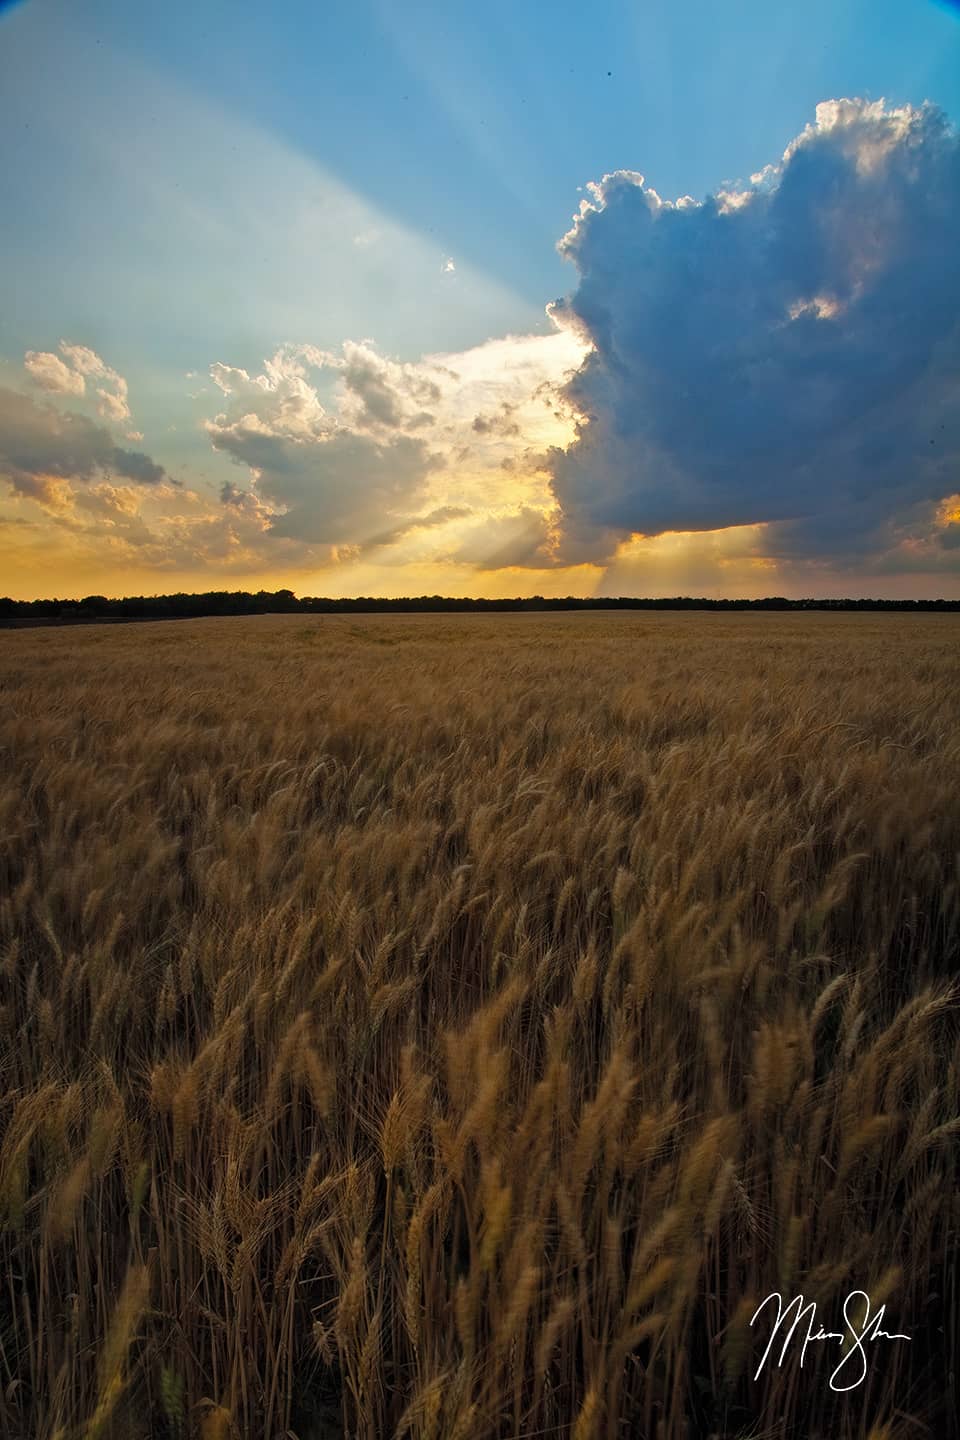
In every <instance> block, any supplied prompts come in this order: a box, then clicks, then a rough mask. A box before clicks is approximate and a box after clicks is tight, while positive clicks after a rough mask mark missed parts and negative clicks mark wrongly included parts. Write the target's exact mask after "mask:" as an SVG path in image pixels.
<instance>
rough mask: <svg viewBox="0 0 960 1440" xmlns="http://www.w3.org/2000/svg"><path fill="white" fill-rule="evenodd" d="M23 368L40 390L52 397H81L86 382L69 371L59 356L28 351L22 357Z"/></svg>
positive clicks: (72, 371) (74, 371) (46, 352)
mask: <svg viewBox="0 0 960 1440" xmlns="http://www.w3.org/2000/svg"><path fill="white" fill-rule="evenodd" d="M23 368H24V369H25V370H26V372H27V374H28V375H29V376H30V378H31V380H33V381H34V382H35V383H36V384H37V385H39V386H40V388H41V390H49V391H50V392H51V393H52V394H54V395H82V394H83V392H84V391H85V390H86V388H87V382H86V381H85V380H84V378H83V376H82V375H80V374H78V373H77V371H76V370H71V368H70V366H69V365H66V364H65V363H64V362H63V361H62V360H61V359H60V356H59V355H51V354H50V352H49V351H46V350H28V351H27V353H26V355H25V356H24V357H23Z"/></svg>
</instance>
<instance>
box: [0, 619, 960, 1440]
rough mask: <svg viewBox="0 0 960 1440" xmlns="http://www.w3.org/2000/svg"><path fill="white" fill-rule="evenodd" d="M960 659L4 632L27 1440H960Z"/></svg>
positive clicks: (667, 640) (898, 635) (195, 630)
mask: <svg viewBox="0 0 960 1440" xmlns="http://www.w3.org/2000/svg"><path fill="white" fill-rule="evenodd" d="M958 642H960V617H956V616H951V615H932V616H922V615H910V616H897V615H879V616H877V615H873V616H871V615H846V614H840V615H822V614H785V615H784V614H753V615H747V616H737V615H728V614H710V615H704V614H697V613H691V614H683V615H677V614H646V613H642V612H641V613H626V614H623V613H620V614H617V613H606V614H604V613H594V614H589V613H588V614H582V613H581V614H570V615H564V614H557V615H536V616H529V615H522V614H520V615H503V616H475V615H467V616H453V617H451V616H404V615H392V616H379V617H372V616H370V617H365V616H350V617H343V616H332V617H323V618H320V619H318V618H316V617H310V616H295V617H286V616H284V617H280V616H276V617H262V618H257V619H214V620H195V621H189V622H180V623H177V622H170V623H158V624H144V625H136V626H134V625H130V626H126V625H124V626H113V627H110V626H99V625H97V626H89V627H76V628H50V629H36V630H29V631H4V632H0V679H2V700H3V705H2V715H0V1226H2V1230H0V1244H2V1268H0V1287H2V1290H0V1436H2V1437H3V1440H27V1437H29V1440H93V1437H104V1440H107V1437H109V1440H121V1437H123V1440H128V1437H129V1440H146V1437H154V1436H156V1437H160V1440H194V1437H202V1440H230V1437H233V1440H237V1437H244V1440H245V1437H256V1440H283V1437H287V1440H331V1437H334V1436H341V1435H342V1436H351V1437H358V1440H390V1437H396V1440H403V1437H409V1440H500V1437H517V1440H521V1437H523V1440H526V1437H531V1440H532V1437H549V1436H558V1437H560V1436H562V1437H570V1440H622V1437H641V1440H646V1437H651V1440H654V1437H656V1440H674V1437H684V1440H686V1437H696V1440H700V1437H704V1440H705V1437H709V1436H714V1437H721V1436H722V1437H739V1436H744V1437H745V1436H751V1437H770V1440H775V1437H781V1436H784V1437H787V1436H791V1437H792V1436H796V1437H804V1440H808V1437H811V1440H816V1437H823V1440H854V1437H864V1440H866V1437H871V1440H899V1437H904V1440H907V1437H911V1440H912V1437H917V1436H923V1435H934V1436H945V1435H949V1434H955V1433H956V1419H955V1415H956V1410H957V1400H958V1396H957V1386H956V1379H955V1368H954V1367H955V1364H956V1357H957V1355H958V1353H960V1327H958V1317H960V1296H958V1293H957V1279H958V1276H957V1270H958V1261H957V1249H956V1242H957V1235H958V1228H960V1187H958V1178H960V1177H958V1165H957V1154H958V1151H957V1138H958V1132H960V1118H958V1117H960V1040H958V1027H957V1023H956V1018H957V1007H956V994H955V991H954V990H952V989H951V984H952V981H953V978H954V976H955V974H956V972H957V971H958V969H960V704H958V697H960V643H958ZM852 1290H863V1291H866V1292H868V1294H869V1296H870V1298H871V1301H872V1302H873V1305H874V1307H875V1308H876V1307H877V1306H879V1305H881V1304H884V1303H885V1304H886V1305H887V1323H886V1328H887V1329H888V1330H889V1331H901V1332H906V1333H908V1334H909V1335H910V1336H911V1340H910V1342H909V1343H907V1342H893V1341H883V1340H878V1341H877V1342H876V1343H875V1344H873V1345H872V1347H871V1348H870V1350H869V1368H868V1374H867V1377H866V1379H865V1380H864V1382H863V1383H862V1384H861V1385H859V1386H858V1387H857V1388H856V1389H853V1390H851V1391H850V1392H849V1393H836V1392H834V1391H832V1390H831V1389H830V1386H829V1383H828V1379H829V1376H830V1373H831V1371H832V1370H833V1368H834V1366H835V1365H836V1363H837V1355H838V1354H839V1353H840V1352H839V1351H835V1349H830V1348H829V1346H828V1345H826V1344H823V1343H820V1344H815V1345H811V1346H810V1348H809V1349H808V1350H807V1353H806V1356H805V1359H804V1363H803V1366H802V1367H800V1366H799V1363H798V1362H799V1351H798V1348H797V1347H794V1348H793V1350H792V1351H791V1352H790V1354H789V1355H788V1358H787V1359H786V1360H785V1362H784V1363H783V1364H782V1365H780V1366H775V1365H774V1364H772V1363H771V1364H768V1365H767V1366H766V1367H764V1368H763V1369H762V1371H761V1373H760V1374H759V1375H755V1372H756V1370H757V1365H758V1361H759V1359H760V1355H761V1353H762V1345H761V1343H760V1337H759V1334H758V1330H759V1326H754V1327H751V1325H750V1320H751V1317H752V1315H753V1314H754V1312H755V1310H756V1307H757V1306H758V1304H759V1302H760V1301H761V1300H762V1299H763V1297H765V1296H766V1295H768V1294H770V1293H772V1292H778V1291H779V1292H782V1293H783V1294H784V1296H786V1297H792V1296H793V1295H795V1294H799V1293H803V1294H804V1296H805V1297H806V1298H807V1299H815V1300H817V1302H818V1305H819V1308H820V1312H821V1315H822V1318H823V1321H824V1323H825V1324H826V1325H827V1328H828V1329H829V1328H830V1326H829V1322H830V1321H835V1320H836V1319H837V1318H838V1307H839V1305H840V1304H841V1303H842V1300H843V1297H845V1296H846V1295H847V1294H848V1293H849V1292H850V1291H852ZM891 1322H892V1323H891ZM834 1328H836V1327H834ZM835 1344H836V1342H834V1345H835Z"/></svg>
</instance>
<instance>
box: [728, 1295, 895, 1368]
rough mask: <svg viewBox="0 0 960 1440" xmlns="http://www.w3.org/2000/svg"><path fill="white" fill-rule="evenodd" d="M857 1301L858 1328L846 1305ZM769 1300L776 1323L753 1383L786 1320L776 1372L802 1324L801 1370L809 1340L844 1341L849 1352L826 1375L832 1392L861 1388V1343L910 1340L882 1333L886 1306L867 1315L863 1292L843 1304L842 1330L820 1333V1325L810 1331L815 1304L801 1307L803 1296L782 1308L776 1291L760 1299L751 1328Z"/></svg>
mask: <svg viewBox="0 0 960 1440" xmlns="http://www.w3.org/2000/svg"><path fill="white" fill-rule="evenodd" d="M858 1298H859V1299H861V1300H862V1301H863V1305H864V1313H863V1319H862V1322H861V1323H860V1324H859V1325H858V1324H857V1322H856V1321H855V1320H854V1319H853V1318H852V1316H851V1314H850V1306H851V1304H852V1302H853V1301H854V1300H856V1299H858ZM771 1300H775V1301H776V1302H777V1319H776V1324H775V1325H774V1327H773V1330H772V1332H771V1335H770V1339H769V1340H768V1341H767V1348H766V1350H764V1352H763V1359H762V1360H761V1361H760V1364H759V1365H758V1366H757V1373H756V1375H754V1377H753V1378H754V1380H756V1379H758V1378H759V1375H760V1372H761V1370H762V1369H763V1367H764V1365H765V1364H766V1363H767V1360H768V1358H769V1355H770V1351H771V1350H772V1349H773V1344H774V1341H775V1340H776V1339H777V1336H778V1332H779V1331H780V1328H781V1326H783V1325H786V1323H787V1321H788V1320H790V1328H789V1329H788V1330H787V1331H786V1334H785V1336H784V1339H783V1345H782V1347H781V1350H780V1359H779V1360H778V1361H777V1362H776V1364H777V1369H779V1368H780V1366H781V1365H782V1364H783V1362H784V1358H785V1357H786V1353H787V1346H788V1345H789V1344H790V1341H791V1340H792V1339H793V1335H794V1331H795V1330H796V1329H797V1327H798V1326H799V1325H801V1324H802V1323H803V1322H804V1321H806V1331H803V1330H801V1335H802V1337H803V1344H802V1346H801V1348H800V1365H801V1367H802V1366H803V1357H804V1355H805V1354H806V1351H807V1346H808V1345H809V1344H810V1343H811V1341H815V1340H837V1341H839V1342H840V1344H841V1345H842V1344H844V1342H847V1343H849V1344H850V1349H849V1350H847V1351H846V1353H845V1354H844V1357H843V1359H842V1360H841V1361H840V1363H839V1365H837V1367H836V1368H835V1369H834V1370H833V1372H832V1373H831V1375H830V1389H831V1390H836V1391H838V1392H841V1393H842V1392H844V1391H847V1390H856V1388H857V1386H858V1385H862V1384H863V1382H864V1380H865V1379H866V1378H867V1352H866V1350H865V1349H864V1344H865V1342H866V1341H869V1340H909V1339H910V1338H911V1337H910V1336H909V1335H890V1334H888V1333H887V1331H886V1330H882V1329H881V1328H880V1326H881V1324H882V1321H883V1313H884V1311H885V1310H886V1308H887V1307H886V1306H885V1305H881V1306H880V1308H879V1309H878V1311H877V1313H876V1315H871V1313H870V1296H869V1295H868V1294H867V1292H866V1291H865V1290H851V1292H850V1294H849V1295H848V1296H847V1298H846V1300H844V1302H843V1319H844V1323H845V1325H846V1327H847V1328H846V1331H838V1330H824V1328H823V1326H822V1325H817V1328H816V1330H814V1325H816V1324H817V1303H816V1301H815V1300H811V1301H809V1303H808V1304H806V1305H805V1304H804V1301H803V1296H802V1295H795V1296H794V1297H793V1299H792V1300H791V1301H790V1303H789V1305H786V1306H785V1305H784V1303H783V1296H782V1295H781V1294H780V1292H779V1291H777V1290H775V1291H774V1292H773V1294H772V1295H768V1296H767V1298H766V1300H761V1302H760V1304H759V1305H758V1306H757V1308H756V1310H755V1311H754V1312H753V1319H752V1320H751V1321H750V1324H751V1326H752V1325H753V1323H754V1321H755V1320H756V1319H757V1316H758V1315H759V1314H760V1312H761V1310H763V1308H764V1306H765V1305H769V1304H770V1302H771ZM791 1312H792V1320H791ZM854 1367H856V1368H854ZM841 1372H843V1377H844V1379H847V1380H849V1384H845V1385H841V1384H838V1383H837V1381H838V1378H839V1376H840V1375H841ZM851 1375H853V1376H855V1378H854V1379H850V1376H851Z"/></svg>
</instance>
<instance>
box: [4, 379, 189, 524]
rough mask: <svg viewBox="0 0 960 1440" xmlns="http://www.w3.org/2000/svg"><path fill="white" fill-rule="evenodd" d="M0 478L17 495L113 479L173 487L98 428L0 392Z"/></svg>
mask: <svg viewBox="0 0 960 1440" xmlns="http://www.w3.org/2000/svg"><path fill="white" fill-rule="evenodd" d="M0 475H2V476H3V477H4V478H5V479H7V480H8V481H9V482H10V484H11V485H12V486H13V488H14V489H15V490H17V491H19V492H20V493H21V494H23V495H29V496H32V497H34V498H37V499H43V498H44V496H52V495H53V494H54V493H58V494H59V493H60V489H61V487H60V483H59V482H67V481H90V480H92V479H94V478H95V477H97V476H110V475H116V476H120V477H121V478H123V479H127V480H132V481H134V482H135V483H136V484H138V485H146V486H156V485H159V484H160V483H161V482H162V481H168V482H169V483H171V484H176V482H175V481H172V480H171V479H170V477H169V476H168V475H167V474H166V472H165V471H164V469H163V467H162V466H161V465H158V464H157V463H156V462H155V461H153V460H151V458H150V456H149V455H144V454H143V453H142V452H141V451H138V450H127V449H124V448H123V447H121V446H119V445H117V444H116V442H115V441H114V439H113V437H112V436H111V434H110V432H109V431H108V430H107V429H106V428H105V426H103V425H97V424H96V423H95V422H94V421H93V420H90V419H88V418H87V416H85V415H78V414H75V413H74V412H72V411H69V410H67V411H61V410H58V409H57V408H56V407H55V406H54V405H51V404H49V403H45V402H40V403H38V402H37V401H35V400H33V399H31V398H30V396H28V395H22V394H20V393H19V392H18V391H16V390H10V389H7V388H4V387H0Z"/></svg>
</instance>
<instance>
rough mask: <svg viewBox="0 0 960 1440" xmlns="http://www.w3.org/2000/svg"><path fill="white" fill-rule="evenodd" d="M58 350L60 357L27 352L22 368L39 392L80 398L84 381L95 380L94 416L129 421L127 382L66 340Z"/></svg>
mask: <svg viewBox="0 0 960 1440" xmlns="http://www.w3.org/2000/svg"><path fill="white" fill-rule="evenodd" d="M59 349H60V355H54V354H52V353H51V352H50V351H49V350H28V351H27V353H26V355H25V356H24V359H23V365H24V369H25V370H26V371H27V374H28V375H29V376H30V378H31V379H32V380H33V381H34V382H35V383H36V384H37V385H39V386H40V387H41V388H42V389H44V390H49V391H52V392H53V393H54V394H59V395H83V394H85V393H86V389H87V378H88V377H89V378H90V379H91V380H93V381H96V380H99V381H100V382H101V383H100V385H98V386H97V390H96V393H97V413H98V414H99V415H101V416H102V417H103V418H104V419H105V420H113V421H115V422H117V423H119V422H121V421H123V420H129V419H130V406H129V404H128V403H127V382H126V380H124V378H123V376H122V375H119V374H118V373H117V371H116V370H113V369H111V367H110V366H109V365H108V364H107V363H106V362H105V361H104V360H102V359H101V358H100V356H99V355H98V354H97V352H96V351H95V350H91V349H90V347H89V346H87V345H72V344H71V343H70V342H69V341H68V340H61V341H60V345H59ZM61 355H62V356H63V359H61V358H60V356H61ZM141 438H142V437H141Z"/></svg>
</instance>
